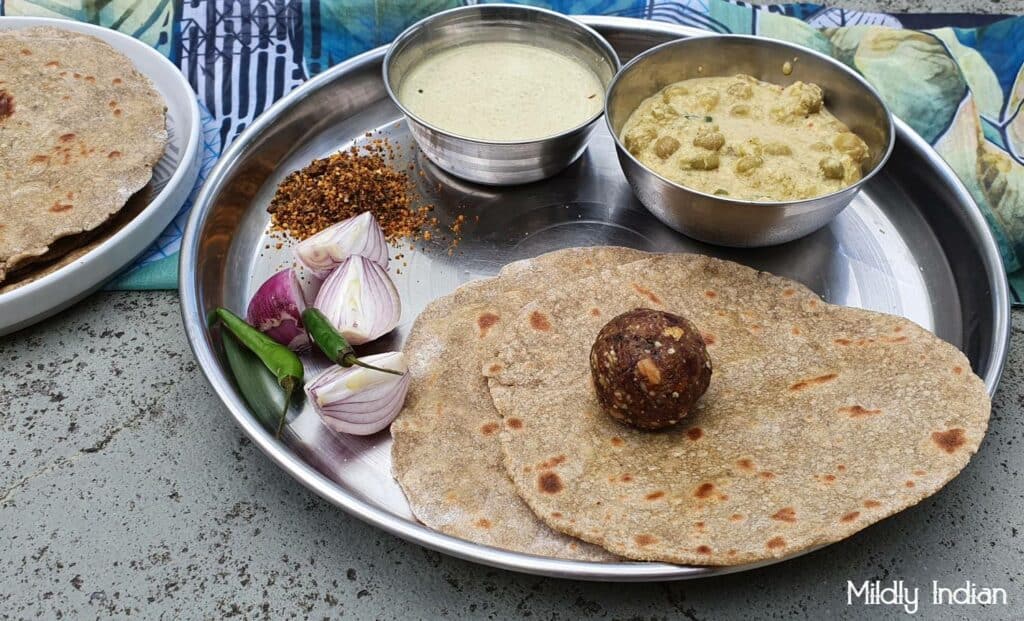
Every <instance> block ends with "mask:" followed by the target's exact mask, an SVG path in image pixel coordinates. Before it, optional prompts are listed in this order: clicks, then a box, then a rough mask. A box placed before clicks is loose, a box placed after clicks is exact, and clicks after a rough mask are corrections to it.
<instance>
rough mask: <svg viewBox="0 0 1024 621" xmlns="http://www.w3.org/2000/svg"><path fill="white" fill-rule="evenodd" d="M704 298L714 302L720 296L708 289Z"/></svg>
mask: <svg viewBox="0 0 1024 621" xmlns="http://www.w3.org/2000/svg"><path fill="white" fill-rule="evenodd" d="M704 297H706V298H709V299H712V300H713V299H715V298H717V297H718V294H717V293H715V292H714V291H712V290H711V289H708V290H707V291H705V292H704Z"/></svg>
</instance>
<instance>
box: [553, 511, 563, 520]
mask: <svg viewBox="0 0 1024 621" xmlns="http://www.w3.org/2000/svg"><path fill="white" fill-rule="evenodd" d="M551 517H553V518H555V519H556V520H560V519H562V512H561V511H552V512H551Z"/></svg>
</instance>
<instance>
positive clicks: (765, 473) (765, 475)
mask: <svg viewBox="0 0 1024 621" xmlns="http://www.w3.org/2000/svg"><path fill="white" fill-rule="evenodd" d="M757 476H759V477H761V478H762V479H764V480H766V481H769V480H771V479H774V478H775V473H774V472H772V471H771V470H764V471H762V472H759V473H757Z"/></svg>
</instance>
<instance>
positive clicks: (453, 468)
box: [391, 247, 650, 560]
mask: <svg viewBox="0 0 1024 621" xmlns="http://www.w3.org/2000/svg"><path fill="white" fill-rule="evenodd" d="M646 256H650V255H648V254H646V253H643V252H640V251H637V250H630V249H626V248H614V247H599V248H575V249H569V250H562V251H558V252H552V253H549V254H545V255H541V256H539V257H537V258H535V259H530V260H527V261H519V262H516V263H512V264H509V265H508V266H506V267H505V269H504V270H502V272H501V274H500V275H499V276H498V277H497V278H492V279H488V280H484V281H478V282H474V283H470V284H468V285H465V286H463V287H462V288H460V289H459V290H457V291H456V292H455V293H453V294H451V295H448V296H445V297H442V298H439V299H437V300H435V301H434V302H432V303H431V304H430V305H429V306H428V307H427V308H426V309H425V310H424V311H423V312H422V313H421V314H420V316H419V317H418V318H417V320H416V323H415V325H414V326H413V328H412V331H411V333H410V334H409V338H408V339H407V341H406V345H405V348H404V351H405V355H406V360H407V362H408V364H409V372H410V373H411V375H412V377H413V380H412V385H411V387H410V390H409V395H408V397H407V400H406V403H405V408H404V409H403V410H402V412H401V414H399V416H398V418H397V419H396V420H395V422H394V424H392V426H391V433H392V435H393V436H394V440H395V442H394V447H393V450H392V463H393V465H394V473H395V476H396V478H397V479H398V482H399V483H400V484H401V486H402V489H403V490H404V491H405V494H406V497H407V498H408V500H409V504H410V506H411V507H412V511H413V514H414V515H415V516H416V517H417V518H418V519H419V520H420V521H421V522H423V523H424V524H426V525H428V526H430V527H431V528H434V529H436V530H439V531H441V532H444V533H447V534H450V535H454V536H457V537H461V538H463V539H468V540H470V541H475V542H477V543H482V544H486V545H491V546H496V547H500V548H505V549H508V550H515V551H517V552H525V553H528V554H539V555H544V556H555V557H561V558H571V559H579V560H611V559H613V558H614V557H613V556H612V555H611V554H609V553H607V552H605V551H604V550H602V549H601V548H598V547H597V546H592V545H588V544H585V543H583V542H581V541H579V540H576V539H574V538H571V537H567V536H564V535H562V534H560V533H558V532H556V531H553V530H551V529H549V528H548V527H547V526H545V525H544V523H543V522H541V521H540V520H539V519H537V518H536V517H535V516H534V515H533V513H532V512H531V511H530V509H529V508H528V507H527V506H526V504H524V503H523V502H522V500H520V498H519V497H518V496H517V494H516V491H515V488H514V487H513V485H512V482H511V480H510V479H509V477H508V475H507V474H506V472H505V469H504V466H503V465H502V462H501V448H500V445H499V443H498V434H499V431H500V428H501V420H500V418H499V417H498V413H497V411H495V409H494V406H493V405H492V404H491V398H490V395H489V394H488V390H487V383H486V380H485V378H484V377H483V376H482V374H481V367H482V366H483V365H484V363H485V362H486V361H488V360H489V359H490V358H491V357H492V355H493V353H494V350H495V348H496V347H497V344H498V342H499V338H500V336H501V334H502V332H503V330H504V328H505V325H506V324H507V323H508V322H509V321H510V320H511V319H512V318H513V317H515V315H516V314H517V312H518V311H519V309H520V308H521V307H522V305H523V304H525V303H527V302H528V301H530V300H531V299H533V298H535V297H537V296H540V295H542V294H543V293H544V292H545V291H547V289H548V287H549V286H550V285H551V283H552V282H565V281H568V280H572V279H575V278H583V277H585V276H587V275H588V274H590V273H591V272H592V271H593V270H595V269H597V270H599V269H607V268H610V267H613V266H616V265H620V264H622V263H625V262H627V261H631V260H636V259H640V258H643V257H646Z"/></svg>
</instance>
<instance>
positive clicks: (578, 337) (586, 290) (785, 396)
mask: <svg viewBox="0 0 1024 621" xmlns="http://www.w3.org/2000/svg"><path fill="white" fill-rule="evenodd" d="M636 307H646V308H653V309H660V310H666V311H668V312H672V313H678V314H681V315H684V316H685V317H688V318H689V319H690V320H692V321H693V322H694V324H696V325H697V326H698V328H699V329H700V330H701V332H702V333H703V336H704V340H705V342H706V343H707V349H708V352H709V354H710V356H711V360H712V366H713V368H714V373H713V375H712V378H711V382H710V386H709V387H708V390H707V392H706V393H705V395H704V396H703V398H702V399H701V401H700V402H698V404H697V408H696V411H694V412H693V413H691V414H690V415H689V416H687V417H686V418H684V419H683V421H682V422H681V423H680V424H679V425H678V426H677V427H674V428H672V429H669V430H665V431H659V432H649V431H640V430H637V429H634V428H632V427H628V426H625V425H623V424H621V423H620V422H618V421H616V420H614V419H613V418H612V417H610V416H608V415H607V414H606V413H604V412H603V411H601V407H600V405H599V403H598V402H597V399H596V396H595V392H594V388H593V385H592V379H591V373H590V366H589V362H588V353H589V351H590V348H591V345H592V343H593V342H594V339H595V337H596V335H597V334H598V332H599V331H600V330H601V328H602V326H603V325H604V324H605V322H607V321H608V320H609V319H610V318H611V317H614V316H615V315H617V314H619V313H622V312H625V311H628V310H630V309H633V308H636ZM483 371H484V373H486V374H487V375H489V376H490V390H491V394H492V397H493V401H494V403H495V405H496V406H497V409H498V411H499V412H500V413H501V415H502V417H503V423H504V424H503V425H502V431H501V435H500V439H501V444H502V449H503V453H504V458H505V460H504V463H505V466H506V469H507V471H508V473H509V475H510V476H511V478H512V480H513V482H514V483H515V486H516V489H517V491H518V492H519V494H520V496H521V497H522V498H523V499H524V500H525V501H526V503H527V504H528V505H529V506H530V508H531V509H532V510H533V511H534V513H535V514H536V515H537V516H538V517H539V518H540V519H541V520H543V521H544V522H545V523H547V524H548V525H549V526H550V527H551V528H553V529H555V530H558V531H560V532H563V533H566V534H569V535H572V536H576V537H579V538H581V539H583V540H585V541H588V542H591V543H594V544H597V545H600V546H602V547H604V548H606V549H608V550H609V551H611V552H614V553H615V554H619V555H621V556H625V557H628V558H632V559H637V560H652V561H654V560H657V561H667V562H672V563H685V564H698V565H733V564H740V563H749V562H755V561H760V560H764V559H769V558H777V557H782V556H787V555H790V554H794V553H798V552H801V551H805V550H808V549H810V548H813V547H815V546H818V545H822V544H827V543H831V542H834V541H837V540H840V539H843V538H845V537H848V536H850V535H852V534H853V533H855V532H857V531H859V530H861V529H862V528H864V527H866V526H868V525H870V524H872V523H874V522H877V521H879V520H881V519H882V518H884V517H886V516H889V515H891V514H893V513H895V512H897V511H900V510H902V509H905V508H907V507H909V506H912V505H914V504H916V503H918V502H920V501H921V500H922V499H924V498H926V497H927V496H929V495H931V494H933V493H934V492H936V491H937V490H938V489H940V488H941V487H942V486H943V485H945V484H946V483H947V482H948V481H949V480H950V479H952V478H953V477H954V476H956V474H957V473H958V472H960V470H961V469H962V468H963V467H964V466H965V465H966V464H967V462H968V461H969V459H970V457H971V455H973V454H974V453H975V452H976V451H977V449H978V446H979V444H980V443H981V440H982V438H983V437H984V434H985V430H986V427H987V425H988V419H989V413H990V407H991V405H990V401H989V397H988V393H987V392H986V390H985V386H984V383H983V382H982V380H981V379H980V378H978V377H977V376H976V375H974V374H973V373H972V372H971V368H970V364H969V362H968V360H967V358H966V357H965V356H964V355H963V354H962V353H961V352H960V351H959V350H957V349H956V348H955V347H953V346H952V345H950V344H948V343H946V342H944V341H942V340H940V339H939V338H937V337H936V336H935V335H933V334H931V333H930V332H928V331H926V330H924V329H922V328H920V327H919V326H917V325H916V324H914V323H913V322H911V321H908V320H906V319H903V318H900V317H894V316H890V315H884V314H880V313H875V312H870V311H866V310H860V309H854V308H845V307H840V306H833V305H830V304H827V303H825V302H823V301H822V300H821V299H820V298H818V296H816V295H814V294H813V293H812V292H810V291H809V290H808V289H806V288H805V287H803V286H801V285H799V284H797V283H794V282H792V281H789V280H786V279H783V278H779V277H776V276H772V275H769V274H765V273H762V272H757V271H755V270H752V269H750V268H747V267H744V266H741V265H738V264H736V263H731V262H727V261H719V260H716V259H711V258H708V257H703V256H698V255H662V256H658V257H655V258H651V259H646V260H642V261H635V262H632V263H629V264H626V265H624V266H620V267H618V268H614V269H609V270H604V271H602V272H600V273H597V274H595V275H594V276H591V277H590V278H587V279H583V280H576V281H570V282H559V284H558V287H557V289H554V290H552V291H551V292H550V293H549V294H548V295H546V296H541V297H540V298H539V299H537V300H535V301H534V302H532V303H530V304H527V305H526V306H524V307H523V308H522V310H521V311H520V313H519V316H518V317H517V318H515V319H514V320H513V321H512V323H511V325H509V326H507V327H506V329H505V331H504V333H503V336H502V342H501V344H500V346H499V351H498V356H497V359H496V360H495V361H494V362H493V363H492V364H488V365H486V366H485V367H484V369H483Z"/></svg>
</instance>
